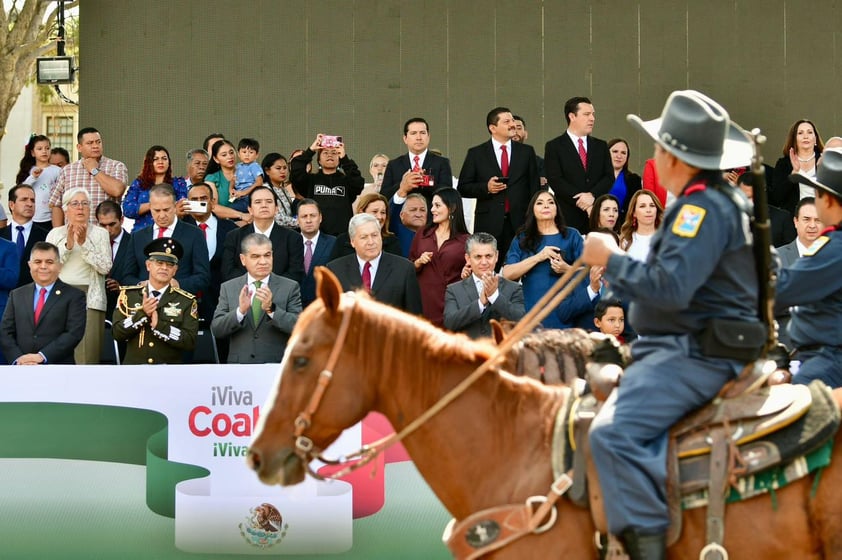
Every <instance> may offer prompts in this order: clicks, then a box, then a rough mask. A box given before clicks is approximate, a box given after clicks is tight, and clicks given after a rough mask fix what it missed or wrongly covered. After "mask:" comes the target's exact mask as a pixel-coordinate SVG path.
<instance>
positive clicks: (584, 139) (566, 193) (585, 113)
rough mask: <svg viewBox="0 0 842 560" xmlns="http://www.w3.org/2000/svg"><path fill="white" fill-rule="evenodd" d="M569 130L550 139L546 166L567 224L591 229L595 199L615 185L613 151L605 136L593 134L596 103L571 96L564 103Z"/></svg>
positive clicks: (583, 230) (585, 98) (584, 230)
mask: <svg viewBox="0 0 842 560" xmlns="http://www.w3.org/2000/svg"><path fill="white" fill-rule="evenodd" d="M564 116H565V118H566V119H567V130H566V131H565V133H564V134H562V135H561V136H558V137H556V138H554V139H552V140H550V141H549V142H547V145H546V147H545V148H544V169H545V172H546V174H547V182H548V183H549V184H550V186H551V187H552V189H553V192H555V195H556V198H557V199H558V203H559V210H561V213H562V215H564V221H565V223H566V224H567V226H568V227H573V228H576V229H577V230H579V232H580V233H587V232H588V229H589V228H588V216H589V215H590V211H591V207H592V206H593V202H594V200H595V199H596V198H597V197H599V196H601V195H603V194H606V193H608V191H610V190H611V187H612V186H613V185H614V169H613V168H612V167H611V155H610V153H609V152H608V144H607V143H606V142H605V141H604V140H600V139H599V138H594V137H593V136H591V135H590V134H591V132H592V131H593V126H594V122H595V112H594V107H593V103H591V100H590V99H588V98H587V97H572V98H570V99H568V100H567V102H566V103H565V104H564Z"/></svg>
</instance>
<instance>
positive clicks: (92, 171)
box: [91, 167, 99, 177]
mask: <svg viewBox="0 0 842 560" xmlns="http://www.w3.org/2000/svg"><path fill="white" fill-rule="evenodd" d="M91 175H92V176H93V177H96V176H97V175H99V167H94V168H93V169H91Z"/></svg>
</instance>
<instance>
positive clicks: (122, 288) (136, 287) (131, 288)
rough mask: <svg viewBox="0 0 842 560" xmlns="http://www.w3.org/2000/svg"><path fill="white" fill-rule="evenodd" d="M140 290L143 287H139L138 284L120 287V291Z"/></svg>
mask: <svg viewBox="0 0 842 560" xmlns="http://www.w3.org/2000/svg"><path fill="white" fill-rule="evenodd" d="M141 288H143V286H141V285H140V284H134V285H131V286H120V289H121V290H140V289H141Z"/></svg>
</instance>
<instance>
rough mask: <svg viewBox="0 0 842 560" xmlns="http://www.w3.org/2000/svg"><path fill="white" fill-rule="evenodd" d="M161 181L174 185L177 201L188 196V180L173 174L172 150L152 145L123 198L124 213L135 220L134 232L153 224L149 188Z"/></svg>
mask: <svg viewBox="0 0 842 560" xmlns="http://www.w3.org/2000/svg"><path fill="white" fill-rule="evenodd" d="M161 183H169V184H170V185H172V188H173V191H175V200H176V201H179V200H182V199H185V198H187V182H186V181H185V180H184V178H183V177H173V175H172V165H171V162H170V152H169V151H168V150H167V149H166V148H165V147H163V146H152V147H151V148H149V149H148V150H146V155H145V156H144V158H143V168H142V169H141V170H140V175H138V176H137V179H135V180H134V181H132V184H131V185H129V188H128V190H127V191H126V196H125V197H124V198H123V215H125V216H126V217H127V218H131V219H133V220H134V227H133V228H132V232H135V231H138V230H139V229H143V228H145V227H147V226H151V225H152V222H153V221H154V220H153V219H152V213H151V212H150V211H149V189H151V188H152V187H154V186H155V185H160V184H161Z"/></svg>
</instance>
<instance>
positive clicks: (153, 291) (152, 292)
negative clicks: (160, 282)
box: [149, 290, 161, 299]
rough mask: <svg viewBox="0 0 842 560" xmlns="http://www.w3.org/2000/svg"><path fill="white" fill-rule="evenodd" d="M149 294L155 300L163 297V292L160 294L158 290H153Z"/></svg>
mask: <svg viewBox="0 0 842 560" xmlns="http://www.w3.org/2000/svg"><path fill="white" fill-rule="evenodd" d="M149 294H150V295H151V296H152V297H153V298H155V299H158V298H159V297H161V292H159V291H158V290H152V291H151V292H150V293H149Z"/></svg>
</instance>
